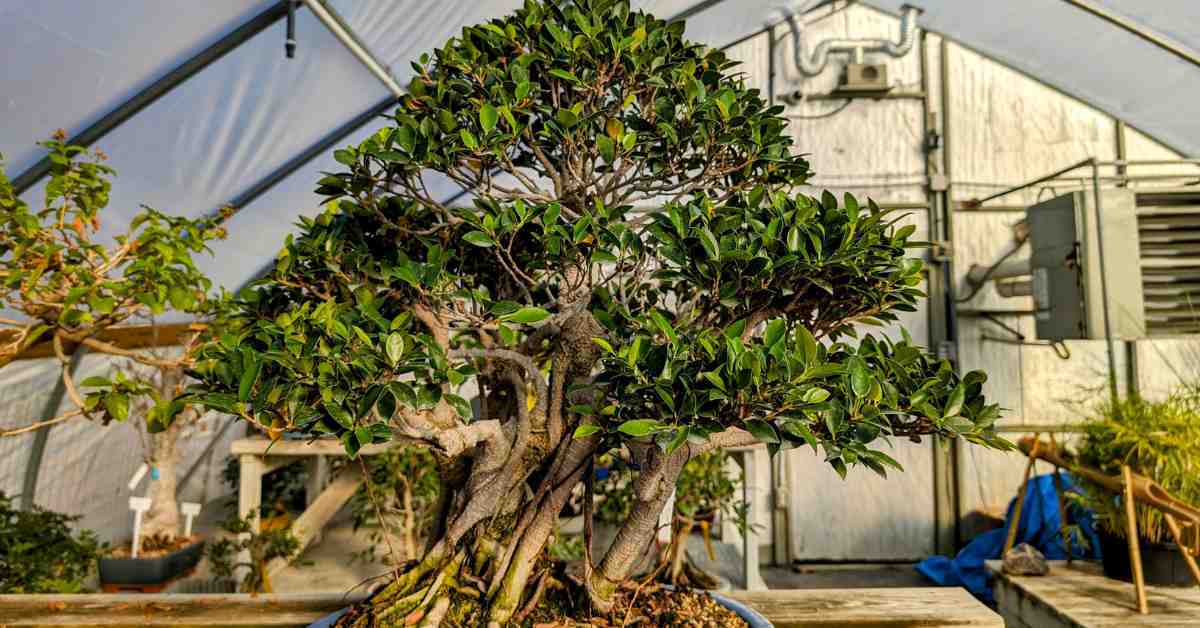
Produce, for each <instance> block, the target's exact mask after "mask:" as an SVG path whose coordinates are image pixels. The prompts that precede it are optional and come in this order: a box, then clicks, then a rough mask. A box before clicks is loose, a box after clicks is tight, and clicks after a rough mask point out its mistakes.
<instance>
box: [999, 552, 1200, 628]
mask: <svg viewBox="0 0 1200 628" xmlns="http://www.w3.org/2000/svg"><path fill="white" fill-rule="evenodd" d="M987 566H988V571H989V573H991V574H992V576H993V577H994V578H995V583H996V584H995V591H996V601H997V603H998V606H999V609H1000V612H1001V614H1003V615H1004V616H1005V619H1008V618H1009V617H1012V618H1014V619H1015V621H1014V624H1015V625H1020V623H1017V622H1023V623H1025V624H1028V625H1031V626H1039V627H1040V626H1048V627H1054V626H1072V627H1080V628H1109V627H1111V628H1117V627H1125V626H1196V625H1200V589H1197V588H1194V587H1191V588H1182V587H1180V588H1174V587H1156V586H1147V587H1146V595H1147V599H1148V602H1149V605H1150V614H1149V615H1142V614H1139V613H1138V611H1137V601H1136V599H1135V597H1134V590H1133V585H1132V584H1130V583H1128V582H1121V581H1119V580H1113V579H1111V578H1105V577H1104V575H1103V574H1101V573H1100V571H1099V568H1098V566H1097V565H1095V564H1092V563H1087V562H1083V561H1076V562H1074V563H1072V564H1070V565H1068V564H1067V563H1066V562H1065V561H1050V574H1049V575H1046V576H1041V577H1037V576H1010V575H1006V574H1004V573H1002V572H1001V569H1000V561H989V562H988V565H987Z"/></svg>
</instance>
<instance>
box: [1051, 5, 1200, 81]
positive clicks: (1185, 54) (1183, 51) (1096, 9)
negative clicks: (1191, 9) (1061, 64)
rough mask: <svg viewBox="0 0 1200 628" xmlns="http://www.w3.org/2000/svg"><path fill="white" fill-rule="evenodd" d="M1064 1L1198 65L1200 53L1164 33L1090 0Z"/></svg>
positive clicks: (1199, 64) (1199, 63)
mask: <svg viewBox="0 0 1200 628" xmlns="http://www.w3.org/2000/svg"><path fill="white" fill-rule="evenodd" d="M1065 2H1066V3H1067V4H1070V5H1072V6H1074V7H1076V8H1078V9H1081V10H1083V11H1087V12H1088V13H1091V14H1092V15H1094V16H1096V17H1098V18H1100V19H1102V20H1104V21H1105V22H1108V23H1109V24H1112V25H1113V26H1116V27H1118V28H1121V29H1124V30H1125V31H1128V32H1129V33H1131V34H1133V35H1134V36H1136V37H1139V38H1141V39H1144V40H1146V41H1148V42H1150V43H1152V44H1154V45H1155V46H1158V47H1159V48H1162V49H1163V50H1166V51H1167V52H1169V53H1171V54H1173V55H1175V56H1177V57H1179V58H1180V59H1183V60H1184V61H1187V62H1189V63H1191V64H1192V65H1194V66H1196V67H1200V54H1196V53H1195V52H1193V51H1191V50H1190V49H1188V47H1187V46H1184V45H1183V44H1181V43H1179V42H1177V41H1175V40H1174V39H1171V38H1170V37H1167V36H1166V35H1162V34H1159V33H1156V32H1154V31H1152V30H1150V29H1149V28H1148V27H1146V26H1145V25H1143V24H1141V23H1139V22H1137V21H1135V20H1131V19H1129V18H1127V17H1125V16H1123V15H1120V14H1118V13H1116V12H1114V11H1111V10H1109V9H1107V8H1105V7H1102V6H1100V5H1099V4H1097V3H1095V2H1092V1H1091V0H1065Z"/></svg>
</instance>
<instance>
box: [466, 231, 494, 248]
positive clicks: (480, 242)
mask: <svg viewBox="0 0 1200 628" xmlns="http://www.w3.org/2000/svg"><path fill="white" fill-rule="evenodd" d="M462 239H463V240H466V241H467V242H469V243H471V244H474V245H475V246H480V247H483V248H488V247H492V246H495V245H496V242H495V241H493V240H492V237H491V236H489V235H488V234H486V233H484V232H482V231H471V232H468V233H467V234H466V235H464V236H463V237H462Z"/></svg>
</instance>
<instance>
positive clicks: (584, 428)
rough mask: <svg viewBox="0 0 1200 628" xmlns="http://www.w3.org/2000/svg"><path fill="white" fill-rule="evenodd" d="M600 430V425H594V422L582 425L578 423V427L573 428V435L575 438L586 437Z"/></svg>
mask: <svg viewBox="0 0 1200 628" xmlns="http://www.w3.org/2000/svg"><path fill="white" fill-rule="evenodd" d="M600 431H601V427H600V426H599V425H596V424H595V423H584V424H583V425H580V426H579V427H577V428H575V436H574V437H575V438H587V437H588V436H591V435H592V434H595V433H597V432H600Z"/></svg>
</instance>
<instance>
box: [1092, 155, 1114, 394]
mask: <svg viewBox="0 0 1200 628" xmlns="http://www.w3.org/2000/svg"><path fill="white" fill-rule="evenodd" d="M1091 166H1092V203H1093V204H1094V205H1095V209H1096V212H1095V213H1096V247H1097V249H1096V252H1097V253H1098V257H1099V258H1100V298H1101V299H1103V300H1104V304H1103V306H1102V311H1103V313H1104V346H1105V348H1107V349H1108V389H1109V393H1110V394H1111V395H1112V403H1113V410H1114V411H1115V412H1120V408H1119V407H1118V406H1117V404H1118V402H1119V401H1120V394H1119V393H1118V391H1117V356H1116V352H1115V351H1114V350H1113V342H1114V341H1115V340H1116V339H1115V338H1113V335H1112V323H1111V321H1110V318H1111V317H1110V316H1109V309H1111V308H1110V307H1109V301H1108V272H1107V271H1106V270H1105V268H1104V220H1103V219H1102V218H1101V216H1103V214H1104V205H1103V201H1102V200H1101V197H1100V165H1099V162H1097V161H1096V160H1095V159H1094V158H1093V159H1092V161H1091Z"/></svg>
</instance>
